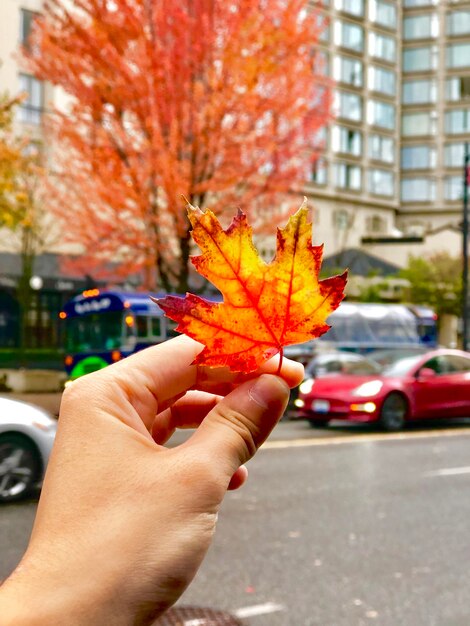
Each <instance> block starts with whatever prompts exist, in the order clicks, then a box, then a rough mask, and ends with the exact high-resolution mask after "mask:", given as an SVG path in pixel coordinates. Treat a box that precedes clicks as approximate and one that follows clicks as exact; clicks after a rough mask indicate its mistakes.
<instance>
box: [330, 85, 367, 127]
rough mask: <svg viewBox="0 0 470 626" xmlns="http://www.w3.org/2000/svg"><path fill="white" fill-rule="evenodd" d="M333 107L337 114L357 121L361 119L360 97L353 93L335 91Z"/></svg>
mask: <svg viewBox="0 0 470 626" xmlns="http://www.w3.org/2000/svg"><path fill="white" fill-rule="evenodd" d="M335 109H336V110H337V111H338V116H339V117H343V118H345V119H347V120H353V121H355V122H359V121H360V120H361V119H362V98H361V97H360V96H358V95H356V94H355V93H345V92H343V91H339V92H338V91H337V92H336V93H335Z"/></svg>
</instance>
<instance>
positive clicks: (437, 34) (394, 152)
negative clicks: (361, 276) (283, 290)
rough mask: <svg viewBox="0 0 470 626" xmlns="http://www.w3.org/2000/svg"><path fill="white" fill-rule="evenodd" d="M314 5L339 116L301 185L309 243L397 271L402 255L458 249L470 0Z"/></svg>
mask: <svg viewBox="0 0 470 626" xmlns="http://www.w3.org/2000/svg"><path fill="white" fill-rule="evenodd" d="M321 10H322V13H323V14H324V16H325V23H326V24H327V26H326V28H325V30H324V32H323V35H322V41H321V45H320V47H319V51H318V54H317V63H318V65H317V67H321V68H323V69H324V71H325V72H327V73H328V74H329V75H330V76H331V77H332V78H333V79H334V81H335V82H336V90H335V100H334V101H335V112H336V119H335V122H334V123H333V124H332V125H331V127H330V128H329V129H327V131H326V132H325V135H324V137H323V138H322V139H323V141H324V143H325V150H324V156H323V157H322V158H321V159H320V160H319V161H318V162H317V164H316V166H315V168H314V171H313V172H312V179H311V181H310V182H309V185H308V191H309V193H310V194H311V196H312V198H313V201H314V204H315V207H316V228H315V233H314V237H315V240H316V241H317V242H321V241H324V242H325V244H326V245H325V247H326V250H327V251H328V253H330V254H331V253H337V252H338V251H341V250H343V249H348V248H357V247H363V248H364V249H366V250H367V249H369V250H370V251H371V252H373V253H374V254H375V255H381V254H383V255H384V257H385V258H387V259H389V260H391V259H393V261H394V262H395V263H396V264H398V265H405V264H406V262H407V258H408V255H409V254H410V253H411V254H423V253H428V252H437V251H440V250H441V249H449V248H450V249H451V250H453V252H454V253H456V252H458V250H456V248H455V229H456V228H458V227H459V225H460V223H461V220H462V192H463V182H462V170H463V157H464V143H465V141H469V142H470V2H468V1H467V2H465V1H458V0H456V1H454V2H450V1H449V2H438V1H437V0H403V2H390V1H386V0H367V1H366V0H330V1H324V2H323V8H322V9H321ZM446 229H450V231H452V233H453V238H452V242H451V241H450V240H447V238H446V240H444V237H445V235H443V234H442V233H444V232H445V231H446ZM436 233H441V238H440V237H438V236H435V235H436ZM427 235H430V236H429V237H427ZM423 237H424V239H423V240H422V241H421V242H420V241H419V240H420V239H421V238H423ZM380 238H384V239H387V240H389V241H393V240H394V238H396V239H397V241H398V240H399V241H400V243H399V245H398V246H396V247H395V246H393V245H389V244H387V246H385V245H382V246H381V245H380V244H377V243H376V242H375V243H374V242H373V240H374V239H380ZM367 240H369V242H370V243H366V241H367ZM404 244H406V245H404Z"/></svg>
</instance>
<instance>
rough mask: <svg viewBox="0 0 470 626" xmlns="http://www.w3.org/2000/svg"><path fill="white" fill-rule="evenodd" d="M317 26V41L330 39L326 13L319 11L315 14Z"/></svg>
mask: <svg viewBox="0 0 470 626" xmlns="http://www.w3.org/2000/svg"><path fill="white" fill-rule="evenodd" d="M317 26H318V29H319V35H318V39H319V41H323V42H326V41H330V20H329V18H328V17H327V16H326V15H323V14H321V13H319V14H318V15H317Z"/></svg>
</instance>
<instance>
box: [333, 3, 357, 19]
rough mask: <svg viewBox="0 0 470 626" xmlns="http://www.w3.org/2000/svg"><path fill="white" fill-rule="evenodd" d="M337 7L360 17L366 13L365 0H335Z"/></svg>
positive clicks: (338, 9)
mask: <svg viewBox="0 0 470 626" xmlns="http://www.w3.org/2000/svg"><path fill="white" fill-rule="evenodd" d="M335 8H336V10H337V11H343V12H344V13H350V14H351V15H357V16H358V17H360V16H362V15H364V0H335Z"/></svg>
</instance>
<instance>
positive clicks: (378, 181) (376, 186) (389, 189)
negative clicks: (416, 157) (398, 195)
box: [369, 169, 394, 196]
mask: <svg viewBox="0 0 470 626" xmlns="http://www.w3.org/2000/svg"><path fill="white" fill-rule="evenodd" d="M393 179H394V177H393V172H389V171H388V170H379V169H371V170H370V171H369V191H370V193H373V194H375V195H377V196H393V193H394V180H393Z"/></svg>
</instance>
